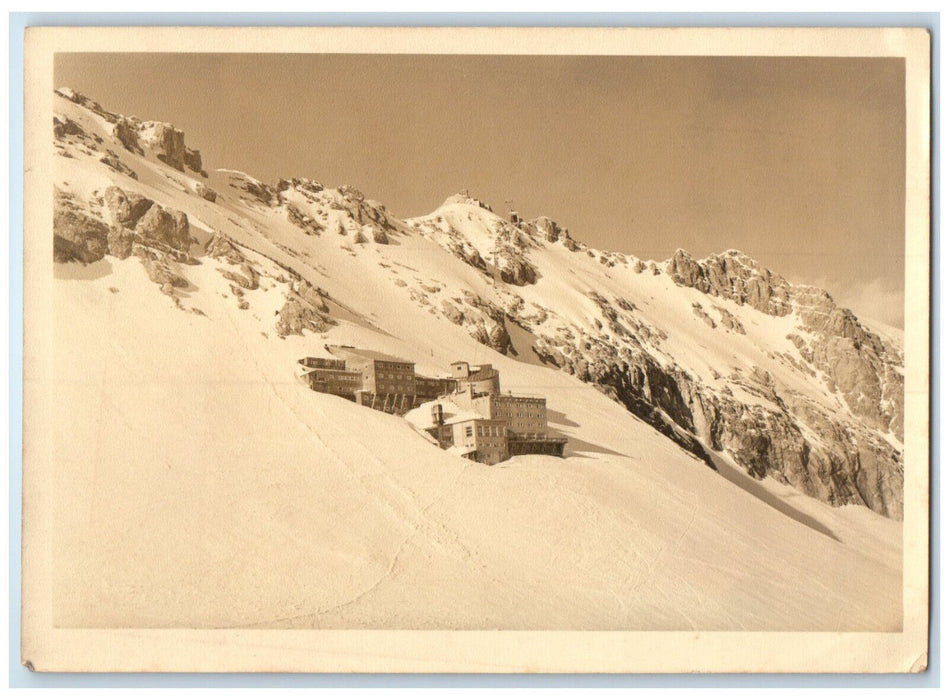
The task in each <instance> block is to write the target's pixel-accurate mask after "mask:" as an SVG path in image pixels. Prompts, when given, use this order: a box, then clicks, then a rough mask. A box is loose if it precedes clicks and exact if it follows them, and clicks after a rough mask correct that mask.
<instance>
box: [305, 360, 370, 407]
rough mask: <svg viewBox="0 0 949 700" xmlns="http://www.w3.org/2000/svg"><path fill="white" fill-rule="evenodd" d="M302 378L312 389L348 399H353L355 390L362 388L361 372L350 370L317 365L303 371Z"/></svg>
mask: <svg viewBox="0 0 949 700" xmlns="http://www.w3.org/2000/svg"><path fill="white" fill-rule="evenodd" d="M303 378H304V380H305V381H306V383H307V385H308V386H309V387H310V388H311V389H312V390H313V391H319V392H321V393H324V394H334V395H336V396H342V397H345V398H347V399H350V400H355V398H356V392H358V391H360V390H361V389H362V373H360V372H356V371H351V370H345V369H326V368H322V367H317V368H315V369H310V370H308V371H306V372H304V374H303Z"/></svg>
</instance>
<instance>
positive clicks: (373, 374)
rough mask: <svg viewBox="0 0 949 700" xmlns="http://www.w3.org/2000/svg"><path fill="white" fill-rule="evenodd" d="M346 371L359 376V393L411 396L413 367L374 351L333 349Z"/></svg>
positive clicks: (413, 364) (409, 363)
mask: <svg viewBox="0 0 949 700" xmlns="http://www.w3.org/2000/svg"><path fill="white" fill-rule="evenodd" d="M332 352H333V354H334V355H336V356H337V357H342V358H343V359H344V360H345V361H346V368H347V369H350V370H359V371H360V372H361V373H362V389H363V391H367V392H369V393H371V394H381V395H386V394H388V395H390V396H415V363H414V362H409V361H408V360H403V359H401V358H398V357H393V356H392V355H386V354H384V353H381V352H376V351H375V350H363V349H362V348H347V347H343V346H333V347H332Z"/></svg>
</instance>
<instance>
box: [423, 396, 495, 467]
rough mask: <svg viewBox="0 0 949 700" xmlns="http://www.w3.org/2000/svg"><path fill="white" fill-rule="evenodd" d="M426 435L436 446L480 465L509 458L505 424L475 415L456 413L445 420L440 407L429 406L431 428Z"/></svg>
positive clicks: (427, 429)
mask: <svg viewBox="0 0 949 700" xmlns="http://www.w3.org/2000/svg"><path fill="white" fill-rule="evenodd" d="M426 432H428V434H429V435H431V436H432V437H434V438H435V439H436V440H437V441H438V445H439V447H441V448H442V449H443V450H448V449H450V450H451V451H453V452H455V453H457V454H459V455H462V456H464V457H466V458H468V459H471V460H474V461H476V462H481V463H482V464H497V463H498V462H503V461H504V460H506V459H508V457H510V454H509V453H508V449H507V426H506V425H505V424H504V421H500V420H491V419H489V418H482V417H481V416H478V415H475V414H470V413H468V414H457V415H453V416H450V417H448V418H446V416H445V414H444V412H443V408H442V405H441V404H435V405H434V406H432V425H431V426H430V427H428V428H426Z"/></svg>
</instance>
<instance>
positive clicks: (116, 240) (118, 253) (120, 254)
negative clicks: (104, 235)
mask: <svg viewBox="0 0 949 700" xmlns="http://www.w3.org/2000/svg"><path fill="white" fill-rule="evenodd" d="M134 243H135V234H134V233H133V232H132V231H129V230H128V229H127V228H124V227H122V226H113V227H112V228H110V229H109V236H108V244H109V255H111V256H113V257H116V258H118V259H119V260H125V258H127V257H129V256H130V255H131V254H132V247H133V245H134Z"/></svg>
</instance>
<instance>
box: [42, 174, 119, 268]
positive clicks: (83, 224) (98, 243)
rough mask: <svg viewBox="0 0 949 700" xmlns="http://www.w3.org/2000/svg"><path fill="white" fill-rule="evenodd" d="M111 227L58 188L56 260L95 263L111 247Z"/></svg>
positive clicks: (54, 205)
mask: <svg viewBox="0 0 949 700" xmlns="http://www.w3.org/2000/svg"><path fill="white" fill-rule="evenodd" d="M108 236H109V227H108V226H107V225H106V224H105V223H104V222H102V221H99V220H98V219H96V218H93V217H92V216H90V215H89V214H88V213H86V212H84V211H83V210H82V209H80V208H79V207H78V206H77V205H76V204H75V202H73V201H72V200H71V199H70V198H69V196H68V195H66V194H65V193H63V192H61V191H59V190H57V191H56V193H55V198H54V201H53V260H54V261H55V262H73V261H78V262H83V263H91V262H95V261H97V260H101V259H102V258H103V257H104V256H105V254H106V253H107V252H108V250H109V242H108Z"/></svg>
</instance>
